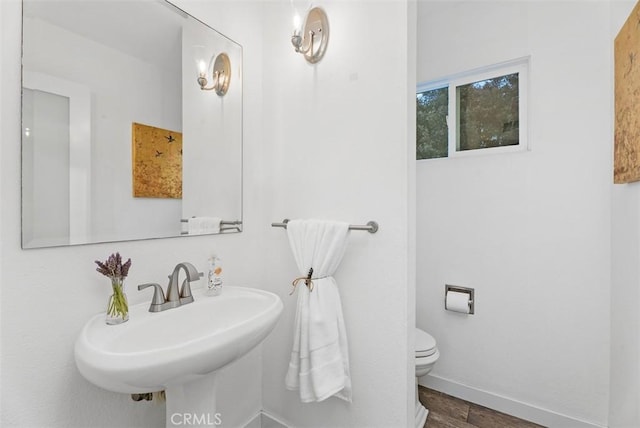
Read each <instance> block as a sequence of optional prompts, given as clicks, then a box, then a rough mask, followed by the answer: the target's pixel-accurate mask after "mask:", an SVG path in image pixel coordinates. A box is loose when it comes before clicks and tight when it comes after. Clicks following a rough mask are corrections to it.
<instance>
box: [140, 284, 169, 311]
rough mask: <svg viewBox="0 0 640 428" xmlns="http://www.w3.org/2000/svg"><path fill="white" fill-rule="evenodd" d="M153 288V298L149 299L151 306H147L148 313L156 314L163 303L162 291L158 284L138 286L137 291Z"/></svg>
mask: <svg viewBox="0 0 640 428" xmlns="http://www.w3.org/2000/svg"><path fill="white" fill-rule="evenodd" d="M149 287H153V298H152V299H151V306H149V312H158V311H159V310H160V306H161V305H162V304H163V303H164V302H165V298H164V291H162V287H161V286H160V284H156V283H153V282H148V283H146V284H140V285H138V290H144V289H145V288H149Z"/></svg>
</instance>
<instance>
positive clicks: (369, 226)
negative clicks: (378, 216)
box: [271, 218, 378, 233]
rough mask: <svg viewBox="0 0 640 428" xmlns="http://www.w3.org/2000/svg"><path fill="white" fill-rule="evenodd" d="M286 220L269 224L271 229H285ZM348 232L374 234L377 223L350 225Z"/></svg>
mask: <svg viewBox="0 0 640 428" xmlns="http://www.w3.org/2000/svg"><path fill="white" fill-rule="evenodd" d="M288 222H289V219H288V218H285V219H284V220H282V223H271V226H272V227H284V228H285V229H286V228H287V223H288ZM349 230H366V231H367V232H369V233H376V232H377V231H378V223H376V222H375V221H370V222H368V223H367V224H350V225H349Z"/></svg>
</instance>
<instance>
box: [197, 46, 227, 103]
mask: <svg viewBox="0 0 640 428" xmlns="http://www.w3.org/2000/svg"><path fill="white" fill-rule="evenodd" d="M196 63H197V64H198V84H199V85H200V89H202V90H203V91H212V90H214V91H216V94H218V95H220V96H223V95H225V94H226V93H227V91H228V90H229V83H230V82H231V61H230V60H229V56H228V55H227V54H226V53H224V52H222V53H220V54H219V55H218V56H216V57H215V58H214V57H213V56H212V57H211V60H210V61H209V65H208V66H207V63H206V62H205V61H204V59H202V58H197V59H196ZM212 63H213V68H212V67H211V64H212ZM209 69H212V70H211V75H212V76H213V84H212V85H211V86H209V87H207V85H208V84H209V80H208V79H207V72H208V71H209Z"/></svg>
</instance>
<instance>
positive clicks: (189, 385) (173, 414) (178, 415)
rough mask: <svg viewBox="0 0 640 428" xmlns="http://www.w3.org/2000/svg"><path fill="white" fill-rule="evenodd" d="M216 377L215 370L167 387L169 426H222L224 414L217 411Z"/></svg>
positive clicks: (167, 422) (167, 424) (167, 423)
mask: <svg viewBox="0 0 640 428" xmlns="http://www.w3.org/2000/svg"><path fill="white" fill-rule="evenodd" d="M216 377H217V372H213V373H209V374H207V375H204V376H199V377H197V378H195V379H194V380H191V381H189V382H186V383H180V384H177V385H171V386H168V387H167V388H166V389H165V396H166V399H167V421H166V426H167V427H168V428H170V427H183V428H184V427H185V426H187V427H189V426H207V427H220V426H222V415H221V414H220V413H217V412H216Z"/></svg>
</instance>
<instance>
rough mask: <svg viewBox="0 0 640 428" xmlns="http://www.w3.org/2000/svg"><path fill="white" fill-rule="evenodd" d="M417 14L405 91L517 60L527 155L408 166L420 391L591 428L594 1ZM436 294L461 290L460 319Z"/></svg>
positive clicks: (601, 51) (602, 154) (596, 342)
mask: <svg viewBox="0 0 640 428" xmlns="http://www.w3.org/2000/svg"><path fill="white" fill-rule="evenodd" d="M418 11H419V18H418V22H419V28H418V76H417V77H418V79H417V80H418V81H428V80H432V79H437V78H441V77H444V76H447V75H448V74H451V73H457V72H461V71H465V70H469V69H474V68H477V67H481V66H485V65H490V64H494V63H498V62H501V61H505V60H510V59H514V58H519V57H523V56H528V55H530V56H531V62H530V86H529V101H530V104H529V130H530V134H529V141H530V144H531V151H529V152H525V153H519V154H505V155H494V156H492V155H486V156H478V157H471V158H465V159H439V160H430V161H421V162H419V163H418V166H417V180H418V183H417V192H418V195H417V218H418V220H419V221H418V243H417V265H418V267H417V306H418V308H417V320H418V325H419V326H420V327H421V328H423V329H425V330H426V331H429V332H430V333H431V334H432V335H433V336H434V337H435V338H436V340H437V343H438V347H439V349H440V352H441V357H440V360H439V361H438V364H437V365H436V367H435V368H434V370H433V372H432V374H433V376H432V377H431V378H430V379H429V378H427V379H424V382H425V383H426V384H427V385H429V384H432V385H437V386H438V387H439V388H442V389H447V390H450V391H453V390H456V391H466V393H468V394H470V395H472V394H473V393H474V392H476V393H477V394H476V395H477V396H485V397H486V396H492V397H497V398H499V399H500V400H502V402H510V403H513V404H514V405H515V407H518V405H520V404H524V405H525V407H529V408H533V409H541V410H543V411H546V412H548V413H549V414H551V415H554V414H556V415H557V416H558V418H557V419H555V421H556V423H554V424H552V426H560V424H559V423H558V421H560V420H562V421H565V422H566V421H567V420H569V421H572V422H570V423H571V424H573V426H576V424H577V423H578V421H580V420H581V421H586V422H587V423H591V424H595V425H602V426H604V425H606V423H607V418H608V399H609V371H608V368H609V323H610V318H609V314H610V307H609V299H610V294H609V293H610V288H611V277H610V272H611V254H610V248H611V230H610V227H611V203H610V200H611V195H610V191H611V190H610V189H611V184H610V183H611V177H612V172H611V171H612V133H611V109H612V92H611V88H612V86H611V82H612V80H611V79H612V73H611V66H610V61H611V42H612V40H611V36H610V30H609V19H608V16H609V3H608V2H537V1H532V2H500V1H497V2H490V1H480V2H476V1H471V2H428V1H427V2H420V3H419V4H418ZM445 284H455V285H461V286H469V287H474V288H475V290H476V314H475V315H473V316H464V315H460V314H455V313H451V312H446V311H445V310H444V305H443V297H444V286H445ZM636 301H637V300H636ZM500 400H498V401H500ZM511 410H513V409H511ZM543 413H544V412H543ZM563 416H566V417H567V418H565V417H563ZM541 422H545V421H541ZM547 422H548V421H547Z"/></svg>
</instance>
